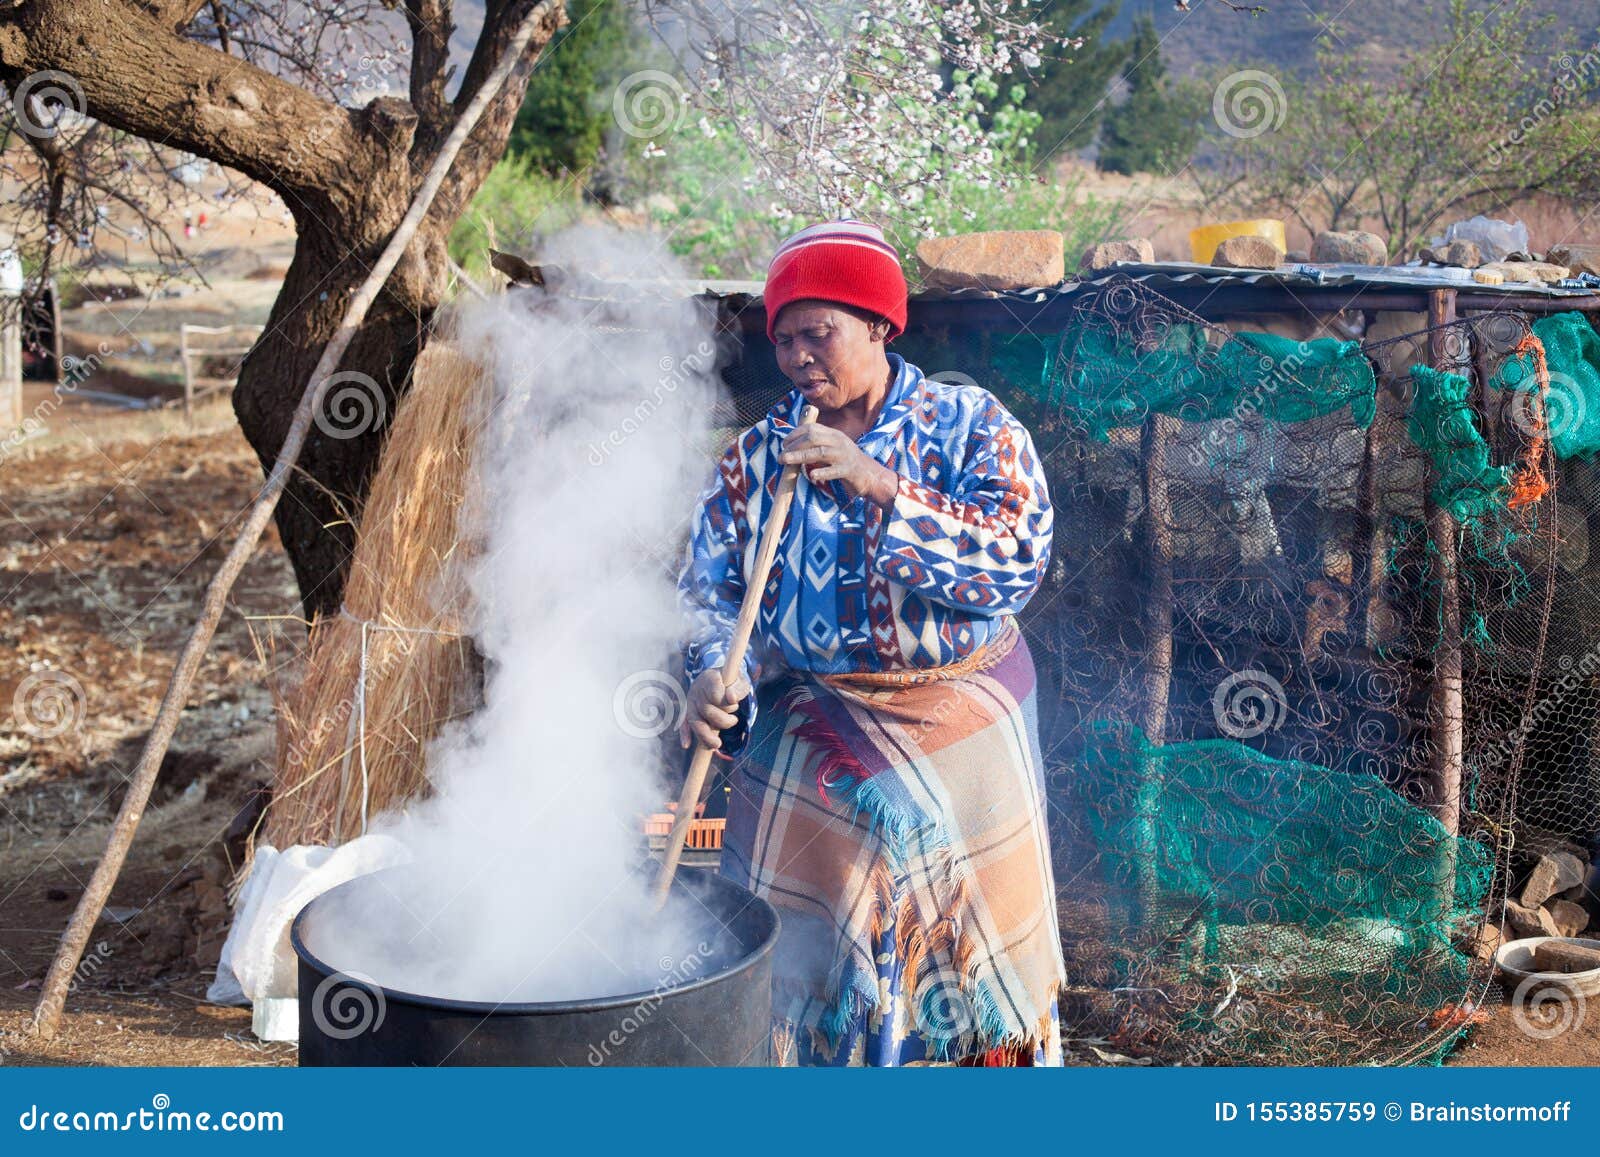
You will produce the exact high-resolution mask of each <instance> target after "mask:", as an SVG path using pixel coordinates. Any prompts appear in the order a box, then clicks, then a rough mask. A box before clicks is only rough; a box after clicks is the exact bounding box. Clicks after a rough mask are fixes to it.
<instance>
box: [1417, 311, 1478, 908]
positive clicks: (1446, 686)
mask: <svg viewBox="0 0 1600 1157" xmlns="http://www.w3.org/2000/svg"><path fill="white" fill-rule="evenodd" d="M1455 320H1456V294H1455V290H1453V289H1437V290H1433V291H1432V292H1430V293H1429V294H1428V327H1429V332H1428V360H1429V362H1430V363H1431V364H1432V365H1433V367H1434V369H1437V370H1448V371H1451V372H1453V373H1461V372H1463V371H1466V372H1469V373H1470V364H1467V365H1464V364H1462V363H1461V360H1460V359H1458V358H1457V357H1455V356H1453V355H1452V354H1451V352H1450V348H1449V338H1450V331H1448V330H1446V329H1442V328H1440V327H1442V326H1447V325H1449V324H1450V323H1452V322H1454V321H1455ZM1430 476H1431V472H1430ZM1428 490H1429V492H1428V495H1427V497H1426V499H1425V501H1426V512H1427V523H1428V538H1429V541H1430V542H1431V543H1432V545H1433V548H1434V550H1435V551H1436V552H1437V564H1436V571H1435V575H1434V578H1435V582H1434V585H1433V604H1432V607H1431V610H1432V611H1433V613H1432V614H1430V615H1429V622H1430V623H1437V624H1439V645H1438V650H1437V652H1435V654H1434V669H1433V686H1432V687H1431V688H1430V690H1429V693H1428V721H1429V725H1430V728H1431V732H1432V738H1433V759H1432V761H1431V764H1430V767H1429V772H1430V780H1431V782H1430V783H1429V785H1428V787H1429V793H1428V802H1429V805H1430V808H1431V810H1432V811H1433V814H1434V815H1435V816H1436V817H1438V820H1439V822H1440V823H1441V824H1443V825H1444V829H1445V831H1446V832H1447V833H1449V836H1450V837H1451V838H1449V839H1445V840H1442V841H1441V842H1440V847H1439V858H1438V877H1437V885H1436V888H1437V900H1438V909H1437V911H1438V914H1439V917H1440V918H1441V919H1446V918H1448V917H1449V914H1450V910H1451V907H1452V905H1453V903H1454V899H1455V885H1456V844H1455V839H1454V837H1455V836H1456V835H1457V834H1458V833H1459V832H1460V830H1461V777H1462V767H1463V764H1464V762H1465V746H1464V740H1463V732H1464V728H1465V708H1464V705H1463V698H1462V696H1463V684H1462V667H1461V579H1460V569H1459V568H1460V558H1459V557H1458V555H1457V552H1456V531H1457V526H1456V520H1455V518H1454V517H1453V516H1452V515H1451V514H1450V512H1449V511H1448V510H1446V509H1444V508H1443V507H1441V506H1439V505H1438V504H1437V503H1436V502H1434V500H1433V497H1432V491H1433V487H1432V486H1431V485H1430V486H1429V488H1428Z"/></svg>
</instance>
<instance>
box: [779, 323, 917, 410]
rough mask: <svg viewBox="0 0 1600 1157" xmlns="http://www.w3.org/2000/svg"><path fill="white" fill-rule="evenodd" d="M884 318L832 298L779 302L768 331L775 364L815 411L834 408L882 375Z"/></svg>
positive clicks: (863, 393)
mask: <svg viewBox="0 0 1600 1157" xmlns="http://www.w3.org/2000/svg"><path fill="white" fill-rule="evenodd" d="M888 331H889V323H888V322H885V321H878V322H869V321H868V320H867V319H866V318H865V317H864V316H862V315H861V314H859V313H857V312H856V311H854V310H852V309H850V308H849V307H848V306H843V305H839V304H838V303H836V302H831V301H794V302H790V303H789V304H788V305H786V306H784V307H783V311H782V312H781V313H779V314H778V321H777V324H775V325H774V326H773V327H772V334H773V337H774V339H775V340H776V341H777V346H778V368H779V369H781V370H782V371H783V372H784V376H785V377H787V378H788V379H789V380H790V381H791V382H793V383H794V384H795V385H796V386H798V387H800V392H801V394H803V395H804V396H805V399H806V401H808V402H810V403H811V404H812V405H813V406H815V407H817V409H819V410H823V411H828V410H838V409H842V408H843V407H845V406H847V405H849V404H850V403H851V402H853V401H855V400H856V399H858V398H861V397H864V396H866V394H868V393H869V392H870V391H871V390H872V388H873V386H875V385H878V384H881V380H882V378H883V366H884V351H883V341H884V337H885V335H886V334H887V333H888Z"/></svg>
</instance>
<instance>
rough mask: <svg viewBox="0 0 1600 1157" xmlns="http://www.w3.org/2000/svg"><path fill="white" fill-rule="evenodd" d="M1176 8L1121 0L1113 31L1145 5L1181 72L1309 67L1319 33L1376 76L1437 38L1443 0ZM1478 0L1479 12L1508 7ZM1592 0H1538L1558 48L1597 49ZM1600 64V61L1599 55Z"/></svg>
mask: <svg viewBox="0 0 1600 1157" xmlns="http://www.w3.org/2000/svg"><path fill="white" fill-rule="evenodd" d="M1188 2H1189V11H1187V12H1184V11H1179V10H1178V9H1177V8H1176V7H1175V6H1174V4H1173V3H1172V0H1123V4H1122V8H1121V11H1120V12H1119V13H1118V14H1117V17H1116V19H1115V20H1113V21H1112V23H1111V27H1110V35H1112V36H1114V37H1117V38H1123V37H1126V36H1128V35H1129V34H1130V32H1131V30H1132V24H1133V20H1134V18H1135V17H1136V16H1138V15H1140V14H1143V13H1146V12H1148V13H1149V14H1150V15H1151V16H1153V17H1154V19H1155V22H1156V29H1157V31H1158V32H1159V33H1160V34H1161V36H1162V44H1161V51H1162V55H1163V57H1164V58H1165V59H1166V61H1167V65H1168V67H1169V69H1170V70H1171V71H1172V72H1174V73H1176V74H1178V75H1180V76H1200V77H1209V76H1213V75H1215V74H1216V73H1217V72H1218V71H1219V70H1225V69H1229V68H1246V67H1261V68H1263V69H1264V70H1266V71H1268V72H1272V73H1274V74H1277V73H1280V72H1281V73H1282V74H1285V75H1297V74H1304V73H1305V72H1307V71H1308V70H1309V69H1310V68H1311V67H1312V66H1313V65H1314V63H1315V61H1316V53H1317V47H1318V42H1319V40H1321V39H1323V38H1326V37H1332V38H1334V42H1335V43H1336V44H1338V45H1339V46H1340V51H1341V52H1346V53H1351V54H1354V55H1355V56H1356V57H1357V58H1358V59H1360V60H1362V61H1364V62H1365V63H1366V64H1367V66H1368V67H1369V68H1370V69H1371V70H1372V73H1373V74H1374V75H1375V76H1378V77H1381V76H1383V75H1385V74H1387V73H1390V72H1392V71H1393V70H1394V69H1395V67H1396V66H1397V65H1399V64H1400V63H1401V62H1402V61H1404V60H1406V59H1407V58H1408V57H1410V56H1412V55H1413V54H1415V53H1416V51H1417V50H1418V49H1419V48H1421V47H1423V46H1424V45H1427V44H1429V43H1432V42H1433V41H1435V40H1436V39H1437V37H1438V35H1439V29H1440V27H1441V25H1442V23H1443V20H1444V12H1445V8H1446V4H1445V0H1437V2H1436V3H1435V4H1433V5H1432V6H1431V7H1432V9H1433V11H1432V14H1431V16H1430V12H1429V8H1430V5H1429V4H1428V3H1426V2H1425V0H1259V2H1260V3H1261V5H1262V6H1263V7H1265V8H1266V9H1267V11H1266V12H1264V13H1262V14H1261V15H1259V16H1251V15H1247V14H1245V13H1242V12H1234V11H1232V10H1231V9H1229V8H1228V6H1227V5H1226V4H1224V3H1221V2H1220V0H1188ZM1503 6H1504V5H1503V2H1502V3H1496V2H1495V0H1476V2H1474V3H1473V5H1472V7H1473V9H1474V10H1475V11H1478V12H1485V13H1487V12H1492V11H1493V10H1495V9H1497V8H1501V7H1503ZM1595 8H1596V5H1595V0H1540V2H1539V3H1536V4H1534V5H1533V10H1534V11H1536V12H1537V13H1538V14H1539V15H1540V16H1548V17H1549V18H1550V19H1551V28H1550V30H1549V31H1548V32H1546V33H1542V34H1541V36H1540V40H1541V41H1543V43H1544V44H1545V45H1546V47H1547V48H1548V49H1549V50H1550V51H1551V52H1552V54H1553V53H1554V51H1555V50H1556V48H1557V46H1560V48H1561V49H1562V50H1563V51H1566V50H1570V49H1572V48H1574V47H1578V48H1580V49H1581V52H1580V53H1579V55H1581V54H1582V52H1587V51H1590V50H1591V49H1600V32H1597V30H1596V25H1597V23H1600V21H1597V19H1596V13H1595ZM1596 67H1600V55H1597V63H1596Z"/></svg>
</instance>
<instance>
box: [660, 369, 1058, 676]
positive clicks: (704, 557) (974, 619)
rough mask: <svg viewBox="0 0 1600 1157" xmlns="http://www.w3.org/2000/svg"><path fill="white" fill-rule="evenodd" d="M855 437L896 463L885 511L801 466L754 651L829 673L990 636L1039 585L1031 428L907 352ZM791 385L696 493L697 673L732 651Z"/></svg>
mask: <svg viewBox="0 0 1600 1157" xmlns="http://www.w3.org/2000/svg"><path fill="white" fill-rule="evenodd" d="M888 358H889V364H890V366H891V368H892V369H893V370H894V381H893V383H892V384H891V385H890V387H889V392H888V394H887V396H886V397H885V399H884V402H883V406H882V408H881V409H880V411H879V414H878V419H877V422H876V423H875V424H874V425H873V427H872V429H870V430H868V431H867V432H866V433H865V434H863V435H862V436H861V437H860V438H859V439H858V440H857V445H859V446H860V447H861V449H862V450H863V451H864V452H866V454H868V455H869V456H870V457H872V458H873V459H875V460H876V461H878V462H880V463H882V464H883V465H885V466H888V467H889V468H890V469H891V470H893V471H894V472H895V473H896V474H898V475H899V476H900V485H899V490H898V492H897V493H896V495H895V498H894V501H893V503H892V504H891V506H890V507H889V508H888V509H887V510H885V509H884V508H883V507H881V506H879V505H878V504H877V503H874V502H872V501H870V500H869V499H867V498H865V497H861V498H856V499H854V500H852V499H849V498H847V497H846V495H845V492H844V490H843V489H842V487H841V486H840V484H839V483H838V482H837V481H834V482H828V483H824V484H822V485H820V486H819V485H814V484H813V483H812V482H811V481H810V479H808V478H807V477H806V476H805V474H804V473H802V474H801V475H800V479H799V484H798V487H797V489H796V491H795V497H794V507H793V511H792V513H791V515H790V517H789V522H788V525H787V527H786V528H785V530H784V534H783V537H782V539H781V540H780V543H779V547H778V554H777V559H776V561H775V562H774V564H773V568H772V574H771V576H770V578H769V579H768V581H767V586H766V590H765V591H764V592H763V597H762V600H761V609H760V613H759V615H758V616H757V619H756V628H755V631H754V632H753V634H752V637H751V645H750V648H749V650H748V652H747V654H746V658H745V674H746V676H747V678H748V679H749V680H750V684H751V686H755V685H756V684H757V683H758V681H759V680H760V679H761V678H762V676H763V674H770V673H775V671H776V669H777V668H779V667H786V668H788V669H790V670H794V671H809V672H816V673H820V674H835V673H840V672H859V671H898V670H907V669H912V668H924V667H938V666H943V665H945V664H947V663H952V662H955V661H956V660H958V659H962V658H964V657H966V656H967V655H970V654H971V653H972V652H973V651H975V650H977V649H978V648H979V647H981V646H982V645H983V644H984V643H985V642H986V641H988V639H989V638H990V637H992V636H993V635H994V634H995V632H996V631H998V630H999V629H1000V628H1001V627H1002V626H1003V625H1004V622H1005V618H1006V617H1007V616H1009V615H1013V614H1015V613H1016V612H1017V611H1019V610H1021V609H1022V607H1023V606H1024V605H1025V604H1026V603H1027V601H1028V600H1029V599H1030V598H1031V597H1032V596H1033V593H1034V591H1035V590H1037V589H1038V586H1039V581H1040V579H1041V578H1042V577H1043V575H1044V572H1045V567H1046V566H1047V565H1048V563H1049V557H1050V537H1051V527H1052V521H1053V514H1052V511H1051V507H1050V498H1049V494H1048V492H1047V490H1046V487H1045V478H1044V469H1043V465H1042V464H1041V462H1040V461H1039V456H1038V454H1037V453H1036V452H1035V450H1034V447H1033V440H1032V438H1031V437H1030V436H1029V434H1028V431H1027V430H1026V428H1024V427H1023V425H1022V423H1021V422H1019V421H1018V420H1017V419H1016V418H1015V417H1014V416H1013V415H1012V414H1011V413H1010V412H1009V411H1008V410H1007V409H1006V408H1005V407H1004V406H1002V405H1001V404H1000V402H999V401H998V400H997V399H996V398H995V397H994V396H993V395H992V394H990V393H989V392H988V391H987V390H984V389H982V388H980V387H979V386H977V385H976V384H967V383H959V382H945V381H937V380H934V379H931V378H928V377H925V376H924V375H923V373H922V371H921V370H920V369H918V368H917V367H916V366H914V365H911V364H910V363H909V362H907V361H906V360H905V359H904V358H902V357H901V356H900V355H899V354H894V353H891V354H889V355H888ZM804 405H805V402H804V399H803V398H802V396H801V394H800V391H799V390H798V389H794V390H791V391H790V392H789V393H788V395H787V396H785V397H784V398H783V400H781V401H780V402H779V403H778V404H777V405H775V406H774V407H773V408H772V410H771V411H770V412H769V413H768V414H767V416H766V417H765V418H763V419H762V420H761V421H760V422H757V423H756V424H755V425H754V426H752V427H751V428H750V429H749V430H747V431H745V432H744V434H742V435H741V436H740V437H739V439H738V440H737V441H736V442H735V443H734V444H733V446H731V447H730V448H729V449H728V451H727V453H725V454H724V455H723V456H722V459H721V461H720V463H719V465H718V469H717V478H716V480H715V481H714V482H713V483H712V484H711V486H710V487H709V488H708V489H707V490H706V491H705V493H704V494H703V495H701V497H700V501H699V508H698V511H697V514H696V518H695V522H694V526H693V529H692V532H691V534H690V539H689V546H688V551H687V558H686V560H685V565H684V568H683V571H682V573H681V575H680V576H679V580H678V590H679V596H680V601H681V603H682V606H683V608H684V610H685V612H686V613H687V616H688V620H689V621H688V639H687V651H686V662H685V668H686V671H687V674H688V677H689V679H690V680H691V681H692V680H693V679H694V678H695V677H696V676H697V675H699V674H700V673H701V672H702V671H704V670H706V669H707V668H708V667H712V666H720V665H721V664H722V662H723V659H724V658H725V657H726V654H727V648H728V643H729V640H730V637H731V636H732V634H733V625H734V622H735V620H736V619H737V618H738V616H739V604H740V602H741V600H742V599H743V597H744V591H745V582H746V579H747V577H748V575H749V573H750V570H751V568H752V567H753V566H754V563H755V555H756V549H757V546H758V544H759V541H760V534H761V529H762V527H763V526H764V524H765V520H766V514H767V511H768V510H769V509H770V508H771V504H772V499H773V496H774V494H775V493H776V491H777V486H778V479H779V476H780V475H781V473H782V470H783V466H782V463H780V462H779V461H778V453H779V451H780V450H781V448H782V444H783V440H784V439H785V438H786V437H787V436H788V435H790V434H791V433H793V432H794V428H795V421H796V419H797V418H798V416H799V413H800V410H801V409H802V408H803V406H804Z"/></svg>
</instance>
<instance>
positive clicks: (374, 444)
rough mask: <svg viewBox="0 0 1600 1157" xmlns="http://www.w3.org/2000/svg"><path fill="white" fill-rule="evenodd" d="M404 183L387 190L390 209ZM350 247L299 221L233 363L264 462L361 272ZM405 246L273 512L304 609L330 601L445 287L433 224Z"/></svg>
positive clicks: (323, 607)
mask: <svg viewBox="0 0 1600 1157" xmlns="http://www.w3.org/2000/svg"><path fill="white" fill-rule="evenodd" d="M410 192H411V190H410V189H409V188H402V189H396V190H395V191H394V206H395V209H396V211H395V216H396V217H398V216H399V214H400V213H403V212H404V211H405V205H406V199H407V198H408V197H409V196H410ZM351 248H352V240H351V239H350V238H349V237H340V236H336V235H332V234H330V233H328V232H327V231H326V230H324V229H322V228H321V227H320V226H313V227H310V228H304V229H302V231H301V233H300V236H299V239H298V241H297V242H296V245H295V254H294V260H293V262H292V263H291V264H290V266H289V271H288V274H287V275H286V277H285V278H284V283H283V291H282V292H281V293H280V294H279V295H278V299H277V301H276V303H275V304H274V306H273V309H272V316H271V318H270V319H269V321H268V323H267V329H266V332H265V334H263V336H262V339H261V341H260V342H259V343H258V344H257V346H256V348H255V349H254V350H252V351H251V353H250V355H249V357H248V358H247V359H246V360H245V362H244V364H243V365H242V367H241V368H240V372H239V382H238V385H237V386H236V387H235V389H234V395H233V407H234V412H235V413H236V414H237V415H238V418H239V427H240V429H241V430H243V431H244V435H245V437H246V438H247V439H248V440H249V442H250V445H251V447H252V448H253V449H254V450H255V452H256V455H257V456H258V457H259V458H260V459H261V462H262V464H263V466H264V467H267V466H270V465H271V463H272V461H273V459H274V458H275V457H276V456H277V453H278V449H279V447H281V446H282V445H283V438H284V434H285V433H286V432H287V431H288V428H289V421H290V418H291V416H292V415H293V413H294V407H295V403H296V400H297V398H296V394H295V388H296V387H295V383H303V382H305V381H306V380H307V379H308V378H309V377H310V376H311V373H312V371H313V370H314V369H315V368H316V364H317V359H318V358H319V357H321V355H322V350H323V347H324V346H326V345H327V342H328V339H329V338H330V337H331V336H332V334H333V331H334V329H335V327H336V326H337V325H338V323H339V318H340V316H341V315H342V314H343V312H344V308H345V304H346V303H347V301H348V300H349V296H350V293H351V291H352V290H353V289H354V287H355V286H356V285H358V284H359V283H360V281H361V279H362V277H364V276H365V274H366V268H367V263H366V262H365V261H357V260H355V259H354V258H353V257H345V256H343V255H345V254H348V253H349V252H350V250H351ZM368 252H372V253H374V254H375V249H373V250H369V251H368ZM412 253H413V254H419V253H420V254H422V256H421V257H420V258H419V257H417V256H408V257H407V259H406V260H404V261H402V263H401V266H400V268H398V269H396V271H395V274H394V276H393V277H392V278H391V279H390V281H389V284H388V287H387V288H386V289H385V291H384V292H383V293H382V294H380V295H379V296H378V299H377V301H376V302H374V303H373V307H372V312H371V313H370V314H368V316H367V320H366V322H365V323H364V324H363V325H362V327H361V330H360V332H359V333H357V335H356V337H355V340H354V341H353V342H351V344H350V350H349V352H348V353H347V354H346V355H345V357H344V360H343V361H342V362H341V363H340V366H339V375H344V374H350V375H351V376H350V377H349V378H345V377H342V376H337V375H336V377H337V381H336V383H335V385H334V386H333V387H332V388H331V389H330V391H329V397H328V402H327V404H326V405H325V406H324V410H323V414H322V416H321V418H320V419H319V421H318V422H317V423H316V425H315V426H314V427H313V428H312V431H311V435H310V437H309V438H308V439H307V441H306V448H305V451H304V453H303V454H302V455H301V458H300V471H299V472H297V473H296V475H295V477H294V479H293V481H291V482H290V483H289V486H288V488H287V489H286V490H285V492H284V498H283V501H282V502H280V503H279V504H278V508H277V511H276V512H275V514H274V520H275V521H276V523H277V526H278V535H279V537H280V538H281V539H282V541H283V548H284V551H285V552H286V553H287V554H288V556H289V561H290V563H291V564H292V566H293V567H294V575H295V581H296V583H297V584H298V586H299V588H300V595H301V602H302V604H303V607H304V610H305V614H306V616H307V617H310V616H311V615H313V614H315V613H318V612H329V611H333V610H337V609H338V607H339V603H340V600H341V598H342V595H343V591H344V578H345V568H346V566H347V565H348V563H349V559H350V552H351V550H352V548H353V546H354V539H355V533H354V532H355V527H354V521H355V519H356V516H357V515H358V513H359V511H360V505H361V502H362V499H363V498H364V497H365V495H366V492H367V484H368V482H369V481H370V479H371V476H372V471H373V469H374V467H375V466H376V464H377V459H378V454H379V451H380V450H381V448H382V444H383V435H384V431H385V429H386V428H387V426H388V423H389V420H390V419H391V418H392V417H393V415H394V410H395V406H396V405H398V403H399V399H400V397H401V396H402V395H403V394H404V393H405V391H406V390H407V389H408V388H409V387H410V383H411V368H412V365H413V364H414V363H415V361H416V357H417V354H418V353H420V352H421V350H422V346H423V344H424V342H425V340H426V328H427V326H428V323H429V322H430V321H431V320H432V317H433V314H434V311H435V310H436V309H437V308H438V305H439V302H440V299H441V297H442V295H443V292H444V288H445V285H446V279H445V278H444V277H443V276H442V275H441V272H440V271H442V270H443V269H444V268H445V255H444V237H443V234H442V232H441V231H440V230H438V229H433V230H430V231H429V232H428V233H427V234H426V235H423V234H419V236H418V238H417V240H416V241H415V242H414V243H413V250H412ZM364 255H365V254H364ZM356 375H361V376H356Z"/></svg>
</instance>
